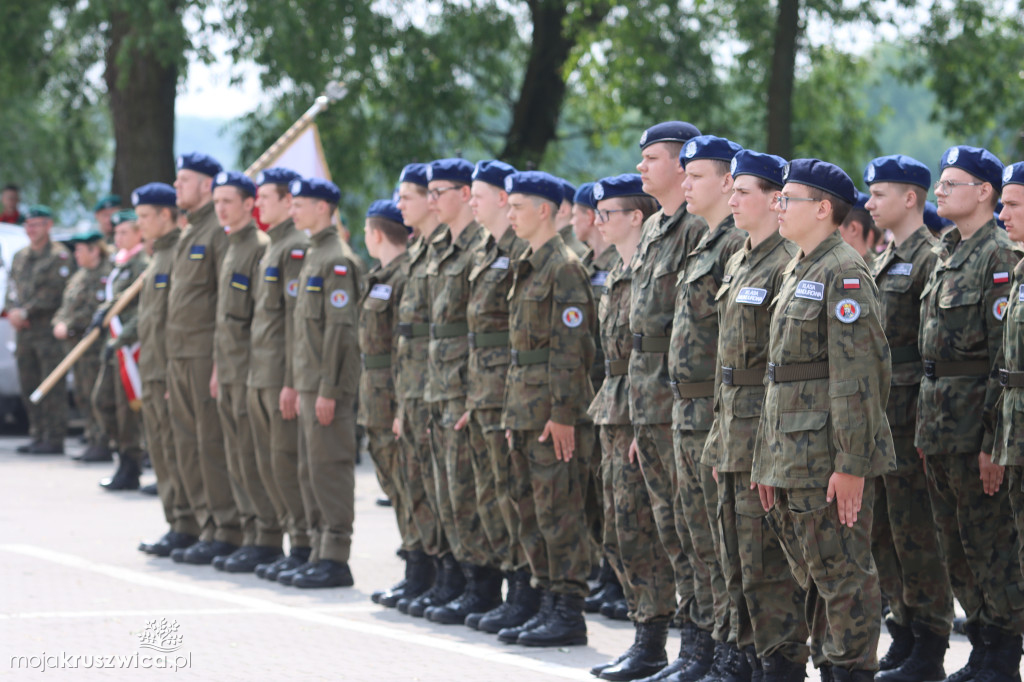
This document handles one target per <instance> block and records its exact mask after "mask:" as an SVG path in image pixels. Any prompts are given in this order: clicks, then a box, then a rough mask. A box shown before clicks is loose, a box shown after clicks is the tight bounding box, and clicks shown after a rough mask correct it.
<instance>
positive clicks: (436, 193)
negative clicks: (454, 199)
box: [427, 185, 458, 201]
mask: <svg viewBox="0 0 1024 682" xmlns="http://www.w3.org/2000/svg"><path fill="white" fill-rule="evenodd" d="M450 189H458V187H457V186H455V185H451V186H450V187H436V188H434V189H428V190H427V196H428V197H430V198H431V199H433V200H434V201H437V200H438V199H439V198H440V197H441V195H442V194H444V193H445V192H447V191H448V190H450Z"/></svg>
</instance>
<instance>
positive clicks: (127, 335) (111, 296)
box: [101, 249, 149, 348]
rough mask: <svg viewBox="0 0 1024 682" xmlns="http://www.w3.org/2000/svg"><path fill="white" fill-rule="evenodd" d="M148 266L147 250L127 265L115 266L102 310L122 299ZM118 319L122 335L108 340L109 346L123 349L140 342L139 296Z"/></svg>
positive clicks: (132, 258)
mask: <svg viewBox="0 0 1024 682" xmlns="http://www.w3.org/2000/svg"><path fill="white" fill-rule="evenodd" d="M148 265H149V256H148V255H147V254H146V250H145V249H139V251H138V252H137V253H136V254H135V255H133V256H132V257H131V258H130V259H128V262H127V263H125V264H123V265H115V266H114V269H113V270H111V271H110V274H109V275H107V300H106V302H105V303H104V304H103V305H102V306H101V308H103V309H107V308H110V306H112V305H113V304H114V302H115V301H117V299H119V298H121V294H123V293H124V290H125V289H127V288H128V287H130V286H131V285H132V283H133V282H135V280H137V279H138V278H139V277H141V276H142V273H143V272H145V271H146V267H147V266H148ZM117 319H118V320H120V322H121V333H120V334H118V336H117V338H116V339H114V338H110V339H108V340H107V344H108V345H109V346H111V347H113V348H122V347H126V346H130V345H132V344H133V343H135V342H136V341H138V340H139V299H138V297H137V296H136V297H135V298H134V299H132V300H131V301H129V303H128V305H127V306H126V307H125V308H124V310H122V311H121V313H120V314H119V315H118V316H117ZM111 324H113V323H111ZM112 336H113V335H111V337H112Z"/></svg>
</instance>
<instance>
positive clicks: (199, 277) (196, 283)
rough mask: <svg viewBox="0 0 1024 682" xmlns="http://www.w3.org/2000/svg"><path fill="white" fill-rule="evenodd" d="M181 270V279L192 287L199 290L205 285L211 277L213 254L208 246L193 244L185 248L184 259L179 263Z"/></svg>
mask: <svg viewBox="0 0 1024 682" xmlns="http://www.w3.org/2000/svg"><path fill="white" fill-rule="evenodd" d="M174 267H175V268H177V267H178V265H177V264H175V266H174ZM181 269H182V270H183V271H184V277H183V278H182V279H185V280H187V281H188V282H189V283H190V284H191V285H192V286H193V287H195V288H200V287H203V286H205V285H207V284H208V283H209V282H210V281H211V278H212V277H213V253H212V252H211V250H210V246H209V244H193V245H192V246H188V247H185V258H184V262H183V263H181ZM175 274H177V271H175Z"/></svg>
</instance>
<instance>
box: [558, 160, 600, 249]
mask: <svg viewBox="0 0 1024 682" xmlns="http://www.w3.org/2000/svg"><path fill="white" fill-rule="evenodd" d="M558 182H559V183H560V184H561V186H562V202H561V203H560V204H559V205H558V213H557V214H556V215H555V224H556V225H558V236H560V237H561V238H562V241H564V242H565V245H566V246H568V247H569V250H570V251H572V252H573V253H575V254H576V257H577V258H579V259H580V262H586V261H589V260H590V259H591V258H592V257H593V251H592V250H591V248H590V247H589V246H587V245H586V244H584V243H583V242H582V241H580V238H579V237H578V236H576V230H575V229H574V228H573V220H572V215H573V202H575V200H576V186H575V185H573V184H572V183H571V182H569V181H568V180H566V179H564V178H558Z"/></svg>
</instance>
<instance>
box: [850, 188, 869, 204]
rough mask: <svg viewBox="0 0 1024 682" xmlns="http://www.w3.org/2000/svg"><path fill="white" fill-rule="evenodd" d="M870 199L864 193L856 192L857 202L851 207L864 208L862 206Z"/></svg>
mask: <svg viewBox="0 0 1024 682" xmlns="http://www.w3.org/2000/svg"><path fill="white" fill-rule="evenodd" d="M870 198H871V195H870V194H865V193H864V192H861V191H860V190H857V201H855V202H853V207H854V208H864V206H865V205H866V204H867V203H868V199H870Z"/></svg>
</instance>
